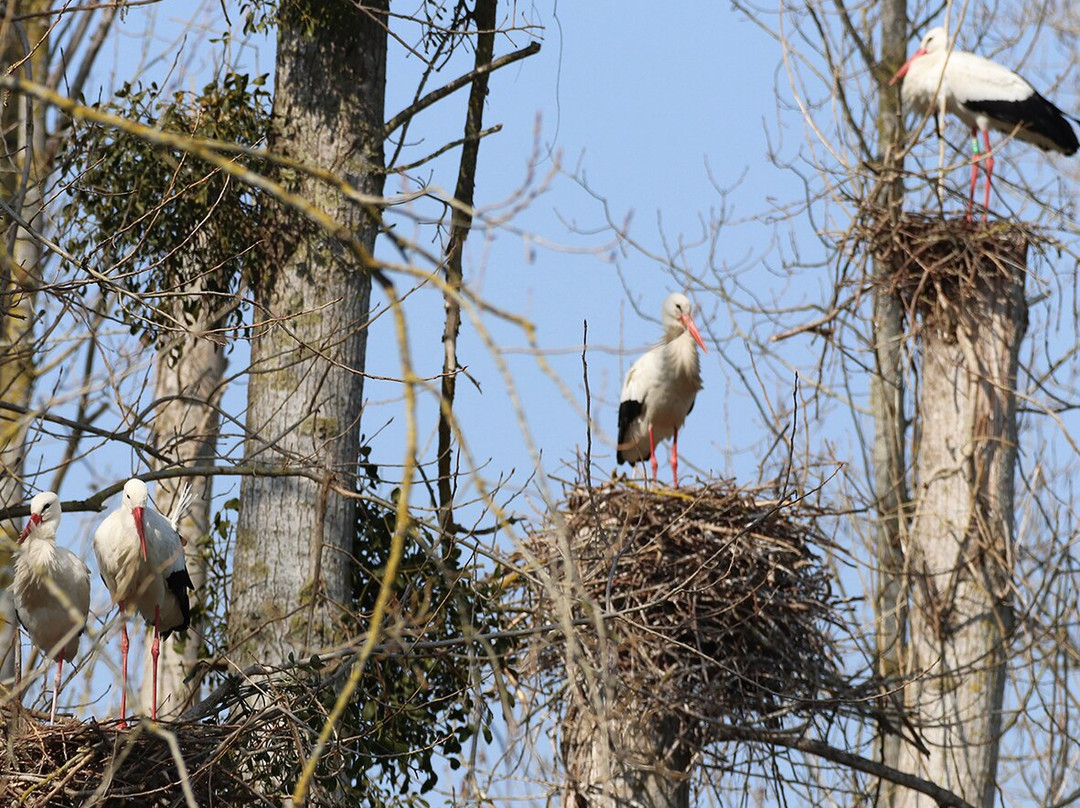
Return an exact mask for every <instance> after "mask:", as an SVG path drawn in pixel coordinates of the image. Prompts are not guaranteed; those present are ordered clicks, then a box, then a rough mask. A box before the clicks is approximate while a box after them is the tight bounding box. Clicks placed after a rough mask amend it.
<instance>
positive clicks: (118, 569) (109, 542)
mask: <svg viewBox="0 0 1080 808" xmlns="http://www.w3.org/2000/svg"><path fill="white" fill-rule="evenodd" d="M148 497H149V492H148V491H147V488H146V483H144V482H143V481H142V480H138V479H131V480H128V481H127V483H125V485H124V499H123V501H122V502H121V504H120V507H119V508H117V509H116V510H115V511H113V512H112V513H110V514H109V515H108V516H107V517H105V521H104V522H102V523H101V524H100V525H99V526H98V529H97V530H96V531H95V533H94V553H95V554H96V555H97V559H98V566H99V567H100V569H101V578H102V580H103V581H105V585H106V586H107V587H108V588H109V592H110V594H112V599H113V602H114V603H116V604H118V605H119V606H120V621H121V622H120V625H121V632H122V633H121V640H120V651H121V654H122V656H123V676H124V680H123V685H124V689H123V691H122V692H121V694H120V718H121V721H123V719H124V718H125V717H126V712H127V668H128V647H129V645H130V642H129V640H128V632H127V611H128V610H129V609H138V611H139V614H141V615H142V617H143V619H144V620H145V621H146V622H147V624H148V625H152V626H153V627H154V641H153V645H151V647H150V654H151V656H152V657H153V678H154V681H153V687H154V690H153V699H152V701H151V717H152V718H153V719H154V720H155V721H156V720H157V678H158V656H159V654H160V647H161V638H162V637H166V638H167V637H168V636H169V634H170V633H172V632H173V631H185V630H186V629H187V627H188V624H189V623H190V621H191V605H190V603H189V601H188V594H187V590H188V589H194V588H195V587H194V585H193V584H192V583H191V577H190V576H189V575H188V571H187V566H186V565H185V563H184V551H183V544H184V543H185V542H184V540H183V539H182V538H181V536H180V534H179V532H178V530H177V526H178V523H179V520H180V516H181V515H182V512H181V509H180V508H179V507H178V508H177V509H176V510H175V511H174V515H173V518H172V521H170V520H169V519H166V518H165V517H164V516H162V515H161V514H159V513H158V512H157V511H154V510H152V509H150V508H148V507H147V504H146V503H147V499H148ZM184 507H186V506H184Z"/></svg>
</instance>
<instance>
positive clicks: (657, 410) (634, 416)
mask: <svg viewBox="0 0 1080 808" xmlns="http://www.w3.org/2000/svg"><path fill="white" fill-rule="evenodd" d="M661 319H662V323H663V326H664V338H663V341H662V342H661V343H660V344H659V345H657V346H656V347H655V348H653V349H652V350H650V351H649V352H648V353H646V354H644V355H643V356H641V357H640V358H639V359H638V360H637V361H636V362H634V364H633V365H631V366H630V370H629V371H628V372H627V374H626V379H625V380H624V381H623V386H622V393H621V394H620V396H619V441H618V446H617V448H616V452H615V459H616V460H617V461H618V462H619V463H636V462H638V461H639V460H644V459H645V458H649V461H650V463H651V464H652V473H653V479H656V476H657V463H656V444H657V442H658V441H662V440H665V439H666V438H674V440H673V443H672V447H671V473H672V477H673V479H674V481H675V487H676V488H678V486H679V427H681V426H682V424H683V421H685V420H686V416H687V415H688V414H689V413H690V410H692V409H693V408H694V398H695V397H696V396H697V392H698V390H700V389H701V363H700V360H699V359H698V352H697V349H698V345H700V346H701V350H703V351H705V353H708V352H709V351H708V349H707V348H706V347H705V343H704V341H703V340H702V339H701V334H699V333H698V330H697V326H696V325H695V324H694V318H693V317H692V316H691V308H690V301H689V300H688V299H687V297H686V295H683V294H679V293H678V292H676V293H675V294H672V295H668V297H667V299H666V300H664V305H663V308H662V309H661Z"/></svg>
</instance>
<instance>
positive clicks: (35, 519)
mask: <svg viewBox="0 0 1080 808" xmlns="http://www.w3.org/2000/svg"><path fill="white" fill-rule="evenodd" d="M39 524H41V514H40V513H32V514H30V519H29V520H28V521H27V523H26V527H24V528H23V532H22V533H20V534H19V544H22V543H23V542H24V541H26V537H27V536H29V535H30V531H31V530H33V529H34V525H39Z"/></svg>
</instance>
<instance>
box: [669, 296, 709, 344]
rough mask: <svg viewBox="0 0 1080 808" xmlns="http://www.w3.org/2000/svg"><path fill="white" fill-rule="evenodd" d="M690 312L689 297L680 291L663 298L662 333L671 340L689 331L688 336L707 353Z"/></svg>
mask: <svg viewBox="0 0 1080 808" xmlns="http://www.w3.org/2000/svg"><path fill="white" fill-rule="evenodd" d="M691 312H692V307H691V305H690V299H689V298H688V297H687V296H686V295H684V294H682V293H681V292H674V293H673V294H670V295H668V296H667V298H665V299H664V306H663V308H662V309H661V319H662V322H663V324H664V334H665V336H666V337H667V339H668V341H671V340H673V339H675V338H676V337H679V336H682V334H683V333H684V332H686V331H689V332H690V336H691V337H693V338H694V342H696V343H697V344H698V345H700V346H701V350H703V351H704V352H705V353H708V352H709V349H708V348H706V347H705V341H704V340H703V339H702V338H701V334H700V333H699V332H698V330H697V326H696V325H695V324H694V318H693V316H692V314H691Z"/></svg>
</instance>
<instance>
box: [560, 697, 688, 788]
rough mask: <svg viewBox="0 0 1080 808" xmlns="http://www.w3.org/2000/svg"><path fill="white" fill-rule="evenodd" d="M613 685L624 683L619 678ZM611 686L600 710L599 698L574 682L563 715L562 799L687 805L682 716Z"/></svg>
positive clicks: (686, 775)
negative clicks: (666, 712)
mask: <svg viewBox="0 0 1080 808" xmlns="http://www.w3.org/2000/svg"><path fill="white" fill-rule="evenodd" d="M608 685H611V682H608ZM601 686H604V685H601ZM613 687H614V688H617V689H621V687H620V685H619V684H617V683H616V684H614V686H613ZM611 689H612V688H609V693H608V697H609V698H605V699H603V700H602V701H603V703H604V704H605V709H602V710H600V711H598V710H597V709H596V708H595V706H594V705H595V704H596V699H589V698H587V697H586V695H585V694H584V692H582V691H581V690H579V689H577V688H575V687H574V686H572V685H571V687H570V694H569V696H568V706H567V712H566V716H565V718H564V721H563V742H562V745H563V749H562V752H563V759H564V761H565V763H566V776H567V785H566V789H565V791H564V792H563V805H564V806H565V808H580V807H581V806H583V805H587V806H589V808H688V806H689V805H690V764H691V762H692V757H693V753H692V751H691V747H690V746H689V745H688V744H686V743H685V742H684V739H682V738H681V737H680V727H681V722H680V721H679V720H678V718H676V717H673V716H668V715H659V714H656V713H655V712H652V711H651V710H653V709H655V708H649V707H646V706H643V704H642V703H639V702H638V701H637V700H636V699H634V698H633V696H632V695H631V694H629V693H626V692H625V691H623V692H622V693H621V695H618V696H615V695H613V694H612V693H611ZM646 701H649V700H646ZM651 701H652V702H653V703H655V699H652V700H651Z"/></svg>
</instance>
